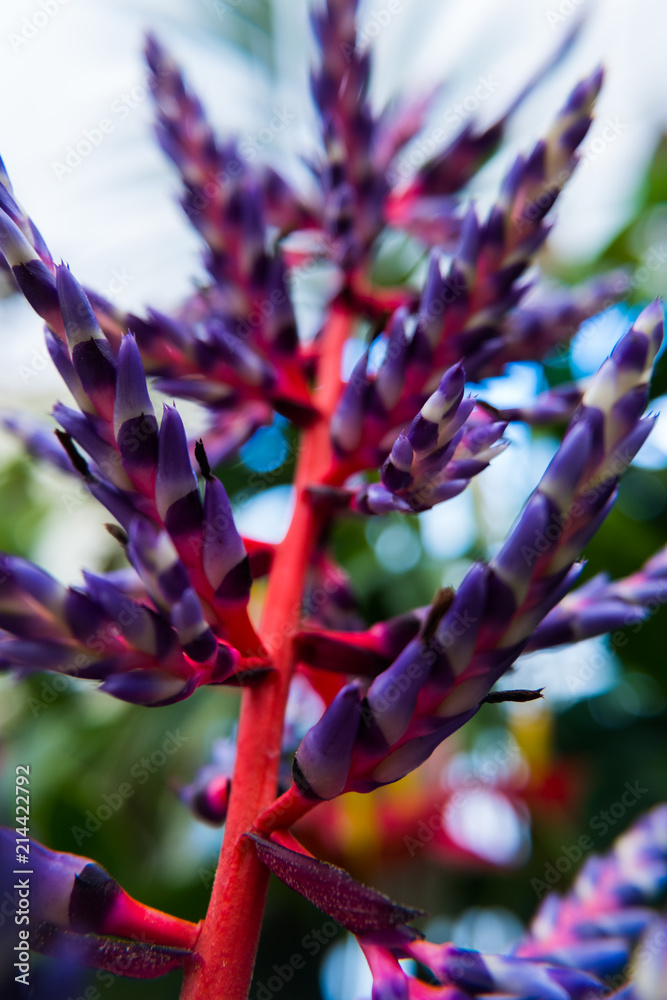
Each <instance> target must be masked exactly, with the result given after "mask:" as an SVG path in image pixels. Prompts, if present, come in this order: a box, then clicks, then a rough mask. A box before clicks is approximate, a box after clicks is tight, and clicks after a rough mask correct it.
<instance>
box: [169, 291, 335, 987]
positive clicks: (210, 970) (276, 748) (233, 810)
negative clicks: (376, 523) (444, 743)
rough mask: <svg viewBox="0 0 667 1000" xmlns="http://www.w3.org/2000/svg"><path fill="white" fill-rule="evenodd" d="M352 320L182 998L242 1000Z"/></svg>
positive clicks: (327, 347) (308, 457) (310, 445)
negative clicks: (257, 832)
mask: <svg viewBox="0 0 667 1000" xmlns="http://www.w3.org/2000/svg"><path fill="white" fill-rule="evenodd" d="M350 325H351V319H350V316H349V315H348V313H347V312H346V311H344V310H342V309H340V308H337V307H334V308H333V309H332V311H331V315H330V318H329V320H328V323H327V326H326V329H325V331H324V334H323V338H322V351H321V355H320V362H319V366H318V373H319V377H320V380H321V384H320V385H319V387H318V389H317V391H316V393H315V399H314V402H315V405H316V407H317V409H318V412H319V413H320V418H319V420H317V421H316V423H315V424H314V426H312V427H311V428H310V429H309V430H307V431H306V432H305V433H304V437H303V441H302V447H301V452H300V455H299V461H298V465H297V471H296V480H295V491H296V498H295V508H294V515H293V517H292V523H291V524H290V527H289V530H288V532H287V534H286V535H285V538H284V540H283V541H282V542H281V544H280V545H279V546H278V547H277V549H276V553H275V557H274V562H273V566H272V569H271V575H270V578H269V585H268V588H267V594H266V603H265V612H264V620H263V622H262V628H261V636H262V641H263V643H264V646H265V647H266V649H267V651H268V653H269V655H270V656H271V658H272V661H273V666H274V667H275V671H274V672H273V673H271V674H270V675H269V676H268V677H267V678H266V680H265V681H264V682H263V683H262V684H259V685H257V686H256V687H249V688H246V689H245V690H244V692H243V700H242V703H241V715H240V719H239V731H238V741H237V757H236V766H235V769H234V775H233V778H232V794H231V800H230V806H229V813H228V816H227V822H226V825H225V835H224V840H223V844H222V851H221V854H220V861H219V864H218V870H217V873H216V878H215V882H214V885H213V892H212V894H211V900H210V903H209V908H208V913H207V915H206V919H205V920H204V922H203V925H202V931H201V934H200V937H199V941H198V944H197V953H198V955H199V957H200V958H201V964H200V965H199V966H198V967H197V968H193V969H192V970H190V971H188V972H186V974H185V979H184V982H183V991H182V993H181V1000H247V996H248V991H249V989H250V982H251V977H252V970H253V966H254V962H255V955H256V952H257V943H258V940H259V932H260V927H261V923H262V914H263V912H264V902H265V897H266V889H267V884H268V871H267V869H266V868H265V867H264V866H263V865H262V863H261V862H260V861H259V860H258V858H257V855H256V853H255V851H254V848H253V845H252V842H251V841H249V840H248V839H247V838H245V839H243V834H244V833H245V832H246V831H249V830H251V829H252V828H253V826H254V824H255V820H256V819H257V817H258V815H259V814H260V813H261V812H263V811H264V810H266V809H267V808H268V807H269V806H270V805H271V803H272V802H273V801H274V799H275V797H276V789H277V779H278V765H279V762H280V749H281V742H282V732H283V720H284V715H285V705H286V702H287V694H288V690H289V684H290V680H291V677H292V673H293V670H294V656H293V649H292V646H293V640H294V636H295V635H296V633H297V631H298V629H299V624H300V618H301V601H302V596H303V588H304V583H305V578H306V572H307V569H308V561H309V557H310V554H311V551H312V549H313V547H314V545H315V542H316V540H317V537H318V534H319V532H320V530H321V527H322V517H323V514H322V513H321V512H318V511H316V510H314V509H313V507H312V505H311V504H310V503H309V501H308V495H307V492H306V490H307V488H308V487H309V486H313V485H315V484H318V483H322V482H323V481H324V479H325V477H326V476H327V474H328V473H329V471H330V467H331V445H330V440H329V420H330V417H331V414H332V413H333V410H334V407H335V405H336V402H337V400H338V397H339V394H340V358H341V351H342V347H343V344H344V343H345V341H346V339H347V338H348V336H349V331H350Z"/></svg>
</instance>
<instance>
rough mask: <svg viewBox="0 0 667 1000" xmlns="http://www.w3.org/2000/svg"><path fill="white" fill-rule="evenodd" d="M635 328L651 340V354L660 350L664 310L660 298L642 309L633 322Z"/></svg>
mask: <svg viewBox="0 0 667 1000" xmlns="http://www.w3.org/2000/svg"><path fill="white" fill-rule="evenodd" d="M633 325H634V328H635V330H637V331H639V333H643V334H644V335H645V336H647V337H648V338H649V339H650V341H651V346H652V348H653V356H654V357H655V354H657V352H658V351H659V350H660V345H661V344H662V338H663V333H664V312H663V304H662V302H661V300H660V299H654V300H653V302H651V303H650V304H649V305H648V306H646V308H645V309H643V310H642V311H641V312H640V314H639V316H638V317H637V319H636V320H635V322H634V324H633Z"/></svg>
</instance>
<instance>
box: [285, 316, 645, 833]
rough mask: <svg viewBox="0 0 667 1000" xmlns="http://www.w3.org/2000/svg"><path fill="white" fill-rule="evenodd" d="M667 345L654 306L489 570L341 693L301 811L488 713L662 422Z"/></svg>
mask: <svg viewBox="0 0 667 1000" xmlns="http://www.w3.org/2000/svg"><path fill="white" fill-rule="evenodd" d="M661 341H662V310H661V308H660V306H659V305H657V304H655V305H653V306H649V307H648V308H647V309H645V310H644V312H643V313H642V314H641V316H640V317H639V318H638V320H637V321H636V323H635V324H634V326H633V327H632V328H631V330H630V331H629V332H628V333H627V334H626V335H625V337H623V338H622V339H621V340H620V341H619V343H618V344H617V345H616V347H615V348H614V351H613V352H612V355H611V357H610V358H609V359H608V360H607V361H606V362H605V363H604V364H603V366H602V368H601V369H600V371H599V372H598V374H597V375H596V377H595V378H594V379H593V380H592V382H591V384H590V386H589V388H588V389H587V391H586V394H585V395H584V398H583V401H582V404H581V406H580V408H579V409H578V410H577V412H576V413H575V415H574V417H573V419H572V421H571V423H570V426H569V428H568V431H567V433H566V435H565V438H564V440H563V443H562V445H561V447H560V449H559V451H558V452H557V454H556V456H555V457H554V459H553V461H552V462H551V464H550V466H549V468H548V469H547V471H546V473H545V474H544V476H543V477H542V479H541V481H540V483H539V485H538V487H537V489H536V490H535V492H534V494H533V495H532V497H531V498H530V499H529V501H528V503H527V505H526V507H525V509H524V511H523V513H522V515H521V517H520V519H519V521H518V523H517V525H516V527H515V528H514V530H513V532H512V534H511V535H510V537H509V538H508V539H507V541H506V542H505V544H504V545H503V546H502V548H501V549H500V552H499V553H498V554H497V555H496V556H495V557H494V559H493V560H492V561H491V563H490V564H489V566H487V567H484V566H480V565H476V566H473V568H472V569H471V570H470V571H469V573H468V575H467V577H466V578H465V580H464V581H463V583H462V585H461V588H460V589H459V591H458V593H457V594H456V595H455V596H454V597H453V599H452V598H451V597H447V599H446V600H445V601H444V602H443V601H442V600H441V601H440V602H439V603H437V604H436V605H434V607H433V608H432V611H431V614H430V616H429V618H428V619H427V620H426V622H425V624H424V625H423V627H422V631H421V634H420V635H419V636H418V637H417V638H415V639H412V640H411V641H410V642H409V643H408V644H407V646H405V648H404V649H403V651H402V652H401V653H400V655H399V656H398V657H397V659H396V660H395V661H394V662H393V663H392V664H391V665H390V666H389V667H387V668H386V669H385V670H383V671H382V672H381V673H380V674H379V675H378V676H377V677H376V678H375V679H374V680H373V682H372V683H371V684H370V686H368V683H367V682H362V681H353V682H351V683H350V684H348V685H346V686H345V687H344V688H342V689H341V691H340V692H339V693H338V695H337V696H336V698H335V699H334V701H333V702H332V703H331V705H330V706H329V708H328V709H327V711H326V713H325V714H324V716H323V718H322V719H321V720H320V722H319V723H318V724H317V725H316V726H315V727H313V729H311V730H310V732H309V733H308V734H307V735H306V737H305V739H304V741H303V743H302V744H301V746H300V748H299V750H298V752H297V754H296V757H295V764H294V777H295V785H294V787H293V788H292V789H291V790H290V792H288V793H287V794H288V795H289V796H291V801H292V803H293V808H294V810H295V814H297V815H298V813H299V811H307V810H308V808H310V807H312V805H313V804H314V803H316V802H317V801H318V800H319V799H330V798H333V797H335V796H336V795H339V794H341V792H343V791H347V790H355V791H370V790H372V789H373V788H375V787H377V786H378V785H382V784H385V783H387V782H390V781H396V780H397V779H398V778H401V777H402V776H403V775H405V774H407V773H408V772H409V771H411V770H412V769H413V768H414V767H416V766H418V765H419V764H420V763H421V762H422V761H423V760H425V759H426V758H427V757H428V756H429V755H430V754H431V753H432V752H433V750H434V748H435V747H436V746H437V745H438V744H439V743H440V742H441V741H442V740H443V739H445V738H446V737H447V736H449V735H450V734H451V733H452V732H454V731H455V730H456V729H458V728H459V727H460V726H461V725H463V724H464V723H465V722H467V721H468V720H469V719H470V718H472V716H473V715H474V714H475V713H476V712H477V711H478V710H479V708H480V707H481V705H482V704H483V703H484V701H485V700H486V698H487V696H488V694H489V692H490V690H491V688H492V686H493V684H494V683H495V682H496V680H497V679H498V678H499V677H500V676H501V675H502V674H503V673H505V671H506V670H507V669H508V668H509V667H510V666H511V664H512V663H513V662H514V661H515V660H516V658H517V656H518V655H519V654H520V653H521V652H522V651H523V649H524V648H525V646H526V644H527V642H528V641H529V639H530V637H531V635H532V634H533V632H534V631H535V629H536V628H537V626H538V625H539V623H540V621H541V620H542V619H543V618H544V617H545V616H546V615H547V614H548V612H549V611H550V610H551V609H552V608H553V607H554V606H555V605H556V604H557V603H558V601H559V600H560V599H561V598H562V596H563V595H564V593H565V592H567V590H568V589H569V588H570V587H571V585H572V583H573V581H574V579H576V577H577V575H578V573H579V571H580V569H579V567H577V566H576V559H577V558H578V556H579V554H580V552H581V550H582V549H583V548H584V546H585V545H586V543H587V541H588V539H589V538H590V537H591V536H592V535H593V534H594V532H595V531H596V530H597V528H598V527H599V525H600V524H601V522H602V521H603V520H604V518H605V517H606V515H607V513H608V512H609V510H610V508H611V505H612V504H613V502H614V498H615V493H616V486H617V483H618V479H619V477H620V475H621V473H622V472H623V470H624V469H625V468H627V466H628V464H629V463H630V461H631V460H632V458H633V456H634V455H635V454H636V452H637V451H638V449H639V448H640V446H641V444H642V443H643V442H644V440H645V439H646V437H647V435H648V433H649V431H650V429H651V426H652V423H653V421H652V420H651V419H650V418H642V417H641V414H642V412H643V409H644V406H645V405H646V400H647V395H648V388H647V386H648V379H649V377H650V372H651V369H652V365H653V361H654V359H655V356H656V354H657V352H658V348H659V347H660V344H661ZM341 670H342V671H344V663H341ZM510 697H511V695H510ZM267 820H268V816H267ZM269 822H270V821H269Z"/></svg>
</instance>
